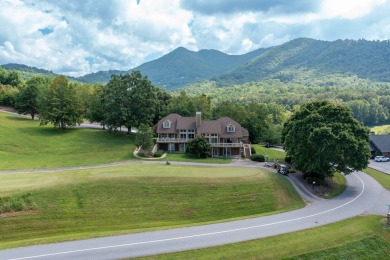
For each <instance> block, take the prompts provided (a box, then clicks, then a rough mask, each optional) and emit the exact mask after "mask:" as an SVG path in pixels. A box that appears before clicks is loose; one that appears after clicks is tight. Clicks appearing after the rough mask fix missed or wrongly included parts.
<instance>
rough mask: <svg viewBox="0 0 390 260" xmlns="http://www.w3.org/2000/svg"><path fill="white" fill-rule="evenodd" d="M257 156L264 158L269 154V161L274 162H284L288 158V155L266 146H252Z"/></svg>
mask: <svg viewBox="0 0 390 260" xmlns="http://www.w3.org/2000/svg"><path fill="white" fill-rule="evenodd" d="M251 146H252V147H253V148H254V149H255V151H256V154H261V155H263V156H264V157H265V156H266V155H267V154H268V161H269V162H273V161H274V160H278V161H279V162H284V158H285V157H286V153H285V152H283V151H280V150H277V149H274V148H267V147H265V146H264V145H259V144H252V145H251Z"/></svg>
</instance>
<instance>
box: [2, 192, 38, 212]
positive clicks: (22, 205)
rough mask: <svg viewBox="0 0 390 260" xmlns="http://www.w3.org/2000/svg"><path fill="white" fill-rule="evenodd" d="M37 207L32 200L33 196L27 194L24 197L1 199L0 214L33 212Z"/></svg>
mask: <svg viewBox="0 0 390 260" xmlns="http://www.w3.org/2000/svg"><path fill="white" fill-rule="evenodd" d="M35 207H36V205H35V203H34V202H33V201H32V200H31V194H30V193H27V194H24V195H22V196H14V197H3V198H0V213H5V212H12V211H23V210H31V209H34V208H35Z"/></svg>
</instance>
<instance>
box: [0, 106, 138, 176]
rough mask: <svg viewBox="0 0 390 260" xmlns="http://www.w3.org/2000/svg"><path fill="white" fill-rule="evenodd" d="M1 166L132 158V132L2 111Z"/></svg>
mask: <svg viewBox="0 0 390 260" xmlns="http://www.w3.org/2000/svg"><path fill="white" fill-rule="evenodd" d="M0 122H1V123H0V170H9V169H32V168H53V167H65V166H79V165H92V164H103V163H110V162H117V161H125V160H129V159H133V155H132V154H133V151H134V149H135V146H134V145H133V143H134V142H133V136H130V137H129V136H126V134H123V133H118V132H109V131H101V130H93V129H66V130H61V129H55V128H53V127H52V126H39V123H38V122H37V121H32V120H29V119H26V118H24V117H20V116H13V115H9V114H5V113H0Z"/></svg>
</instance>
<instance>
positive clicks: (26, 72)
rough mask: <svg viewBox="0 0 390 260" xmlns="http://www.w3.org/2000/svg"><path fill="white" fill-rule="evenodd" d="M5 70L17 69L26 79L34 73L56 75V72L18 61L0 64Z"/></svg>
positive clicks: (46, 75)
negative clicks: (17, 62) (18, 62)
mask: <svg viewBox="0 0 390 260" xmlns="http://www.w3.org/2000/svg"><path fill="white" fill-rule="evenodd" d="M0 67H2V68H3V69H5V70H16V71H18V72H19V73H20V76H21V77H22V78H23V79H24V80H26V79H28V78H30V77H32V76H33V75H36V74H39V75H40V76H45V77H55V76H56V74H54V73H53V72H51V71H49V70H44V69H39V68H36V67H30V66H27V65H24V64H16V63H8V64H4V65H0Z"/></svg>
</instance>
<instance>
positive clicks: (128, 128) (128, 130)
mask: <svg viewBox="0 0 390 260" xmlns="http://www.w3.org/2000/svg"><path fill="white" fill-rule="evenodd" d="M127 134H128V135H130V134H131V126H127Z"/></svg>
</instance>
